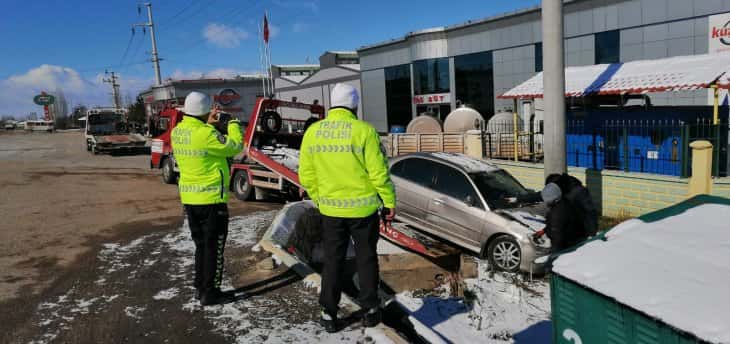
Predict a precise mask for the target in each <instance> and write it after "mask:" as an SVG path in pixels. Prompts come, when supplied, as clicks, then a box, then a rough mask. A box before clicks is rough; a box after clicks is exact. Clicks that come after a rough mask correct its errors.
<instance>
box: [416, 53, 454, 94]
mask: <svg viewBox="0 0 730 344" xmlns="http://www.w3.org/2000/svg"><path fill="white" fill-rule="evenodd" d="M413 91H414V93H415V94H418V95H420V94H432V93H447V92H449V59H448V58H446V57H444V58H439V59H430V60H421V61H415V62H413Z"/></svg>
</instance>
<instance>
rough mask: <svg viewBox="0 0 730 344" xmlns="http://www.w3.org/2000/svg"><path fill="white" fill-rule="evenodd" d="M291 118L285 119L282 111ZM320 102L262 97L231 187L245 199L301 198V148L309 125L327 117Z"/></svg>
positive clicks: (233, 167)
mask: <svg viewBox="0 0 730 344" xmlns="http://www.w3.org/2000/svg"><path fill="white" fill-rule="evenodd" d="M285 112H286V113H287V114H288V115H289V116H293V117H289V118H282V115H281V114H282V113H285ZM324 112H325V111H324V107H322V106H321V105H317V104H304V103H294V102H287V101H282V100H277V99H266V98H259V99H258V100H257V101H256V106H255V107H254V110H253V113H252V114H251V118H250V119H249V123H248V126H247V127H246V132H245V133H244V136H243V142H244V147H245V148H244V154H243V159H241V160H240V161H237V162H234V163H233V164H232V165H231V176H232V179H231V190H232V191H233V193H234V195H235V196H236V198H238V199H240V200H242V201H248V200H251V199H254V198H256V199H260V198H263V197H264V196H265V195H266V193H267V192H268V193H272V192H273V193H277V194H279V195H283V196H285V197H287V198H288V199H301V197H302V189H301V184H300V183H299V176H298V175H297V171H298V169H299V147H300V146H301V145H302V138H303V137H304V132H305V131H306V130H307V128H308V127H309V126H310V125H312V124H313V123H314V122H316V121H318V120H320V119H322V118H324Z"/></svg>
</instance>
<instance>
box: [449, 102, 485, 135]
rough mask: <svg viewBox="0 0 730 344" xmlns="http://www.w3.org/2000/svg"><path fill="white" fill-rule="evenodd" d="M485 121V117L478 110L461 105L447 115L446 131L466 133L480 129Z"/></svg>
mask: <svg viewBox="0 0 730 344" xmlns="http://www.w3.org/2000/svg"><path fill="white" fill-rule="evenodd" d="M483 122H484V119H483V117H482V115H481V114H480V113H479V112H478V111H477V110H474V109H472V108H470V107H466V106H461V107H460V108H458V109H456V110H454V111H451V113H449V115H448V116H446V120H445V121H444V132H445V133H465V132H467V131H469V130H474V129H480V128H481V126H482V123H483Z"/></svg>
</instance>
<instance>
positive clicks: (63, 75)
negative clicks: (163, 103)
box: [0, 64, 152, 117]
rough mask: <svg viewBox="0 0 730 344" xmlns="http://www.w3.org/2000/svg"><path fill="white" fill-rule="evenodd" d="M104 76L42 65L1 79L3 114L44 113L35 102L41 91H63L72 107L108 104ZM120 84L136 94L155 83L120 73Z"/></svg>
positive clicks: (1, 111)
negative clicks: (83, 74)
mask: <svg viewBox="0 0 730 344" xmlns="http://www.w3.org/2000/svg"><path fill="white" fill-rule="evenodd" d="M102 79H103V74H99V75H96V76H95V77H94V79H93V80H88V79H86V78H84V77H83V76H82V75H81V74H79V72H78V71H76V70H74V69H73V68H69V67H63V66H55V65H48V64H43V65H40V66H38V67H35V68H32V69H30V70H28V71H26V72H25V73H23V74H19V75H13V76H11V77H9V78H7V79H4V80H0V113H2V114H9V115H13V116H16V117H25V115H27V114H28V113H29V112H37V113H41V112H42V111H43V110H42V108H41V107H40V106H38V105H35V104H34V103H33V96H35V95H36V94H38V93H40V92H41V91H45V92H48V93H53V92H55V91H56V90H57V89H60V90H62V91H63V93H64V94H65V97H66V100H67V101H68V102H69V106H73V105H76V104H85V105H87V106H94V105H104V106H109V105H110V104H111V96H110V95H109V93H110V92H111V88H110V86H109V85H108V84H104V83H102ZM119 83H120V88H121V91H122V94H129V93H131V94H133V95H136V94H137V93H139V91H141V90H142V89H144V88H146V87H149V85H150V84H151V83H152V82H151V80H146V79H139V78H134V77H125V76H123V75H120V79H119Z"/></svg>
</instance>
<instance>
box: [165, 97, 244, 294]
mask: <svg viewBox="0 0 730 344" xmlns="http://www.w3.org/2000/svg"><path fill="white" fill-rule="evenodd" d="M183 112H184V113H185V115H184V117H183V120H182V122H180V124H178V125H177V126H176V127H175V129H173V131H172V148H173V154H174V156H175V160H176V161H177V165H178V167H179V168H180V180H179V182H178V188H179V191H180V200H181V202H182V204H183V207H184V208H185V214H186V215H187V219H188V224H189V226H190V233H191V236H192V238H193V241H194V242H195V281H194V285H195V289H196V291H197V292H196V294H195V295H196V298H197V299H198V300H200V304H201V305H203V306H206V305H213V304H220V303H225V302H230V301H232V300H233V296H234V295H233V293H230V292H222V291H221V290H220V285H221V279H222V276H223V249H224V247H225V244H226V237H227V235H228V206H227V202H228V185H229V183H230V175H229V168H228V161H227V159H228V158H230V157H233V156H236V155H237V154H239V153H240V152H241V151H242V150H243V144H242V140H243V135H242V134H241V127H240V126H239V124H238V121H236V120H231V121H230V122H229V123H228V127H227V129H228V135H227V136H226V135H223V134H221V133H220V132H218V131H217V130H216V129H215V127H214V125H215V124H216V123H217V122H218V119H219V113H218V110H217V108H212V107H211V101H210V97H209V96H208V95H206V94H203V93H200V92H191V93H190V94H189V95H188V96H187V97H186V98H185V107H184V109H183Z"/></svg>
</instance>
